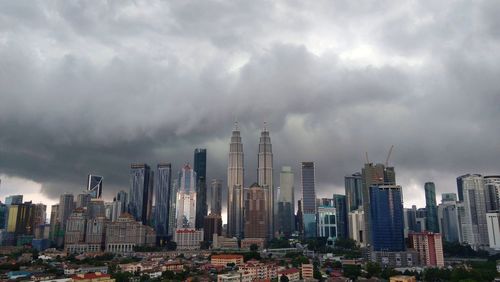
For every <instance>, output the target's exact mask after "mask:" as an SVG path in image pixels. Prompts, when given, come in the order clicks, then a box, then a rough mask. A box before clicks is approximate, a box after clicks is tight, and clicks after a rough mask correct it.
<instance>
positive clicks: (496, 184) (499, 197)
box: [484, 175, 500, 212]
mask: <svg viewBox="0 0 500 282" xmlns="http://www.w3.org/2000/svg"><path fill="white" fill-rule="evenodd" d="M484 188H485V193H486V211H487V212H494V211H498V210H499V209H500V175H489V176H484Z"/></svg>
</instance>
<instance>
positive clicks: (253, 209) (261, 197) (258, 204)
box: [245, 183, 269, 238]
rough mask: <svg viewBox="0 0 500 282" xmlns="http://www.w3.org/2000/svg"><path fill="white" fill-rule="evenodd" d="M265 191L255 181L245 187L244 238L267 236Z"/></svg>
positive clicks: (266, 194) (265, 189) (267, 218)
mask: <svg viewBox="0 0 500 282" xmlns="http://www.w3.org/2000/svg"><path fill="white" fill-rule="evenodd" d="M267 192H268V190H267V188H264V187H261V186H259V185H258V184H257V183H254V184H252V186H250V187H249V188H247V189H245V238H268V235H269V231H268V227H269V224H268V221H269V217H268V215H269V213H268V211H267V207H268V204H267V201H268V200H269V199H268V198H267V197H268V196H269V194H268V193H267Z"/></svg>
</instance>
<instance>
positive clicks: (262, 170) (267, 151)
mask: <svg viewBox="0 0 500 282" xmlns="http://www.w3.org/2000/svg"><path fill="white" fill-rule="evenodd" d="M257 158H258V167H257V177H258V184H259V186H261V187H262V188H264V189H266V190H267V218H268V221H267V225H268V227H267V231H268V233H269V234H268V238H269V239H271V238H273V237H274V183H273V147H272V145H271V137H270V136H269V131H268V130H267V128H266V124H265V123H264V129H263V130H262V132H261V133H260V141H259V154H258V157H257Z"/></svg>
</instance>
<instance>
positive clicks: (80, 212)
mask: <svg viewBox="0 0 500 282" xmlns="http://www.w3.org/2000/svg"><path fill="white" fill-rule="evenodd" d="M86 223H87V215H86V213H85V210H84V209H83V208H77V209H75V210H74V211H73V212H72V213H71V215H70V216H69V217H68V220H67V222H66V229H65V232H64V249H65V251H66V252H69V253H77V252H84V251H86V246H85V227H86Z"/></svg>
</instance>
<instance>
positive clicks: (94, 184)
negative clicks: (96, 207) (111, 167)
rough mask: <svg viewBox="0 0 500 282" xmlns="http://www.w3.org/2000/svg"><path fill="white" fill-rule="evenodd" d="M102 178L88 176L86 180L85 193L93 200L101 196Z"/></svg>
mask: <svg viewBox="0 0 500 282" xmlns="http://www.w3.org/2000/svg"><path fill="white" fill-rule="evenodd" d="M102 179H103V177H102V176H99V175H93V174H89V176H88V178H87V191H88V192H89V194H90V195H91V196H92V198H94V199H100V198H101V196H102Z"/></svg>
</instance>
